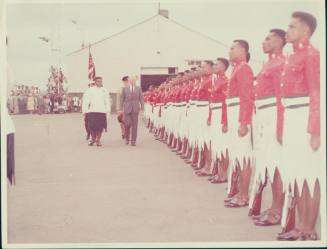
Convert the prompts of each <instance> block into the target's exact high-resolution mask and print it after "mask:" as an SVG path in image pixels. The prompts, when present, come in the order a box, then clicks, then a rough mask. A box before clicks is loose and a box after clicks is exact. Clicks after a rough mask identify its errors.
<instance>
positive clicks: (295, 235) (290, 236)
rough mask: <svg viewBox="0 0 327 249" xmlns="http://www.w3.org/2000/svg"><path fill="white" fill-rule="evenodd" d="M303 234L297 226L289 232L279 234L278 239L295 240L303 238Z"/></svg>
mask: <svg viewBox="0 0 327 249" xmlns="http://www.w3.org/2000/svg"><path fill="white" fill-rule="evenodd" d="M302 236H303V234H302V232H301V231H300V230H299V229H297V228H295V229H293V230H291V231H289V232H286V233H281V234H279V235H278V236H277V239H278V240H283V241H294V240H299V239H301V238H302Z"/></svg>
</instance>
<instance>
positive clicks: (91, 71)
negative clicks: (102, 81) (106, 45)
mask: <svg viewBox="0 0 327 249" xmlns="http://www.w3.org/2000/svg"><path fill="white" fill-rule="evenodd" d="M89 80H90V83H91V82H92V81H94V80H95V65H94V61H93V58H92V55H91V45H89Z"/></svg>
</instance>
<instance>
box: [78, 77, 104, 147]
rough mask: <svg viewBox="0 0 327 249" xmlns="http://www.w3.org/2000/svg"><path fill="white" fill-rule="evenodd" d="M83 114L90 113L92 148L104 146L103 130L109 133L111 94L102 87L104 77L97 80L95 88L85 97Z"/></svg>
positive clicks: (87, 92) (89, 124) (89, 123)
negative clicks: (108, 116)
mask: <svg viewBox="0 0 327 249" xmlns="http://www.w3.org/2000/svg"><path fill="white" fill-rule="evenodd" d="M82 109H83V113H84V114H85V113H88V127H89V129H90V132H91V141H90V143H89V145H90V146H93V145H94V144H96V145H97V146H102V145H101V142H100V139H101V135H102V132H103V130H105V131H107V115H106V114H107V113H109V112H110V100H109V92H108V91H107V89H106V88H104V87H103V85H102V77H96V78H95V87H91V88H89V90H88V91H86V93H85V94H84V95H83V107H82Z"/></svg>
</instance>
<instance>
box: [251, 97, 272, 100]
mask: <svg viewBox="0 0 327 249" xmlns="http://www.w3.org/2000/svg"><path fill="white" fill-rule="evenodd" d="M271 98H276V96H262V97H255V99H256V100H263V99H271Z"/></svg>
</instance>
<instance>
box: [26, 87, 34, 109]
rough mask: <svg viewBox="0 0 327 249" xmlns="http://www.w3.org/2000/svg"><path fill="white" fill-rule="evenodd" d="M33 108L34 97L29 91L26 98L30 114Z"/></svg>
mask: <svg viewBox="0 0 327 249" xmlns="http://www.w3.org/2000/svg"><path fill="white" fill-rule="evenodd" d="M34 110H35V98H34V96H33V94H32V93H31V92H30V93H29V94H28V98H27V111H28V112H29V113H30V114H33V112H34Z"/></svg>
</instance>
